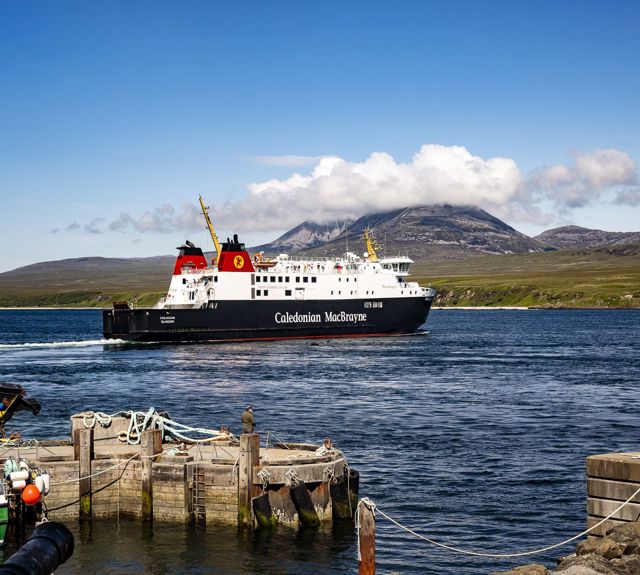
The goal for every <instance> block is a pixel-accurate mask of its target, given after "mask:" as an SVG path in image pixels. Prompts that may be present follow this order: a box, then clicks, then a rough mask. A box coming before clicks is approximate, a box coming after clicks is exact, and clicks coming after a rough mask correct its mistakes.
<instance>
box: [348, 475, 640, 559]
mask: <svg viewBox="0 0 640 575" xmlns="http://www.w3.org/2000/svg"><path fill="white" fill-rule="evenodd" d="M638 494H640V487H638V489H636V491H635V492H634V493H633V495H631V497H629V499H627V500H626V501H625V502H624V503H622V504H621V505H620V506H619V507H618V508H617V509H615V510H614V511H612V512H611V513H609V515H607V516H606V517H605V518H604V519H601V520H600V521H598V523H596V524H595V525H592V526H591V527H589V529H585V530H584V531H582V532H581V533H578V535H575V536H573V537H570V538H569V539H565V540H564V541H561V542H560V543H556V544H554V545H549V546H547V547H542V548H541V549H534V550H533V551H521V552H518V553H484V552H480V551H469V550H467V549H460V548H459V547H453V546H451V545H445V544H444V543H438V542H437V541H434V540H433V539H429V538H428V537H425V536H424V535H420V534H419V533H416V532H415V531H414V530H413V529H410V528H409V527H405V526H404V525H402V524H401V523H399V522H398V521H396V520H395V519H393V518H391V517H389V516H388V515H387V514H386V513H384V512H383V511H381V510H380V509H379V508H376V507H375V504H374V507H373V509H374V510H375V509H377V511H378V513H380V515H382V517H384V518H385V519H388V520H389V521H391V523H393V524H395V525H397V526H398V527H400V529H404V530H405V531H406V532H407V533H411V534H412V535H414V536H416V537H418V538H419V539H422V540H424V541H426V542H427V543H431V544H432V545H436V546H437V547H441V548H443V549H447V550H449V551H454V552H455V553H462V554H464V555H473V556H476V557H493V558H499V559H507V558H509V557H526V556H527V555H537V554H539V553H544V552H545V551H551V550H552V549H556V548H557V547H562V546H563V545H566V544H567V543H571V542H572V541H575V540H576V539H580V537H584V536H585V535H587V534H589V533H591V532H592V531H593V530H594V529H596V528H597V527H600V525H602V524H603V523H604V522H605V521H608V520H609V519H611V518H612V517H613V516H614V515H615V514H616V513H618V511H620V510H621V509H622V508H623V507H624V506H625V505H627V504H628V503H630V502H631V500H632V499H633V498H634V497H636V496H637V495H638ZM365 499H367V498H364V499H361V500H360V502H363V503H364V504H365V505H367V506H369V504H371V503H372V502H370V501H368V500H367V502H365ZM360 502H358V506H360ZM359 553H360V550H359V549H358V554H359ZM358 557H359V555H358Z"/></svg>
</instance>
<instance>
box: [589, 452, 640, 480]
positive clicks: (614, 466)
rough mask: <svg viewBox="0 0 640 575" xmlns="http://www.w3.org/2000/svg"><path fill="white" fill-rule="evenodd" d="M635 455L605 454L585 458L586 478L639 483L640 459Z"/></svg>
mask: <svg viewBox="0 0 640 575" xmlns="http://www.w3.org/2000/svg"><path fill="white" fill-rule="evenodd" d="M637 457H638V456H636V454H624V453H607V454H604V455H591V456H589V457H587V476H589V477H594V478H600V479H614V480H618V481H637V482H640V458H637Z"/></svg>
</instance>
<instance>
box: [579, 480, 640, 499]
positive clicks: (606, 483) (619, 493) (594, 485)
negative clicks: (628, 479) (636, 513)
mask: <svg viewBox="0 0 640 575" xmlns="http://www.w3.org/2000/svg"><path fill="white" fill-rule="evenodd" d="M639 489H640V483H625V482H622V481H615V480H613V479H595V478H593V477H589V478H587V495H589V496H590V497H596V498H599V499H615V500H617V501H620V502H622V501H626V500H627V499H629V497H631V496H632V495H633V494H634V493H635V492H636V491H638V490H639ZM631 502H632V503H640V494H638V495H636V496H635V497H634V498H633V499H632V500H631Z"/></svg>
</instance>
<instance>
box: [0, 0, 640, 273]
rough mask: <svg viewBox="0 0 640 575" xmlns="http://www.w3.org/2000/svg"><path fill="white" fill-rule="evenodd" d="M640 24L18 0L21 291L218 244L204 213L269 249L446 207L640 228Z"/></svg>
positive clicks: (533, 225) (8, 260)
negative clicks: (321, 225) (179, 248)
mask: <svg viewBox="0 0 640 575" xmlns="http://www.w3.org/2000/svg"><path fill="white" fill-rule="evenodd" d="M639 26H640V4H639V3H638V2H612V3H603V2H582V1H581V2H577V1H575V2H540V1H536V2H482V3H480V2H448V3H442V2H426V1H425V2H396V3H390V2H384V3H383V2H380V3H377V2H371V1H369V2H326V1H325V2H321V3H320V2H317V3H311V2H234V3H222V2H219V3H217V2H195V1H192V2H159V1H154V2H143V1H139V2H118V1H112V2H80V1H77V2H68V1H56V2H31V1H28V0H20V1H17V0H15V1H14V0H5V1H4V2H2V3H0V64H1V69H2V74H0V200H1V204H0V213H1V224H2V228H1V229H2V239H3V245H4V246H5V249H4V255H3V256H2V258H1V259H0V271H5V270H8V269H12V268H15V267H18V266H20V265H25V264H28V263H33V262H37V261H43V260H52V259H62V258H66V257H81V256H93V255H100V256H123V257H125V256H126V257H131V256H147V255H158V254H165V253H171V252H172V249H173V247H174V246H175V245H178V243H179V242H181V241H183V240H184V239H185V238H186V237H189V238H190V239H192V240H193V241H196V242H199V243H202V244H203V245H207V241H208V240H207V234H206V232H205V231H204V229H203V227H202V222H201V221H200V219H199V217H198V215H197V210H196V209H195V205H196V202H197V197H198V194H202V195H203V196H204V197H205V198H206V200H207V203H208V204H210V205H211V206H212V207H213V208H214V214H215V216H216V218H215V219H216V222H214V223H218V226H219V227H220V228H221V230H220V235H226V234H229V233H232V232H233V231H235V230H236V229H237V230H239V231H240V232H241V233H242V237H243V238H244V239H245V240H246V241H247V242H248V243H252V242H256V243H257V242H260V241H263V240H269V239H273V238H275V237H276V236H277V235H279V233H280V232H282V231H284V230H286V229H288V228H289V227H291V224H292V222H294V221H296V223H299V222H297V220H298V219H299V218H302V219H305V214H306V213H307V212H308V213H309V214H310V215H311V216H313V217H315V218H316V219H319V220H322V219H325V220H330V219H338V218H339V217H340V214H342V213H344V214H345V215H354V214H356V213H357V212H358V211H360V212H361V213H365V212H366V211H368V210H375V209H383V208H385V207H389V206H396V205H398V204H401V203H402V202H403V201H405V200H406V201H408V202H413V203H420V202H429V201H434V202H436V201H442V199H443V198H450V199H451V201H452V202H454V203H456V202H458V203H476V204H477V205H480V206H481V207H484V208H485V209H487V210H488V211H490V212H491V213H494V214H495V215H498V216H499V217H502V218H503V219H505V221H507V222H508V223H510V224H511V225H513V226H514V227H516V228H517V229H519V230H521V231H524V232H525V233H530V234H535V233H538V232H540V231H542V230H543V229H546V228H550V227H555V226H557V225H562V224H566V223H575V224H579V225H583V226H586V227H595V228H601V229H609V230H614V231H631V230H634V231H635V230H638V229H640V224H639V223H638V222H640V218H638V215H639V212H640V208H639V207H638V205H639V204H638V202H639V201H640V192H639V191H638V190H639V188H638V169H637V164H636V163H637V162H639V161H640V142H639V134H640V106H639V105H638V94H640V90H639V88H640V73H639V72H640V67H639V58H640V35H639V34H638V33H637V30H638V28H639ZM495 159H497V160H496V161H494V160H495ZM295 173H298V174H300V175H299V177H298V176H293V175H294V174H295ZM434 174H436V175H438V177H436V175H434ZM292 176H293V177H292ZM302 219H300V221H302ZM18 241H19V242H20V244H21V247H20V249H15V248H11V246H15V245H16V243H17V242H18ZM209 243H210V241H209ZM207 247H208V246H207Z"/></svg>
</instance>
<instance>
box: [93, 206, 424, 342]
mask: <svg viewBox="0 0 640 575" xmlns="http://www.w3.org/2000/svg"><path fill="white" fill-rule="evenodd" d="M200 204H201V206H202V210H203V215H204V217H205V221H206V222H207V226H208V228H209V231H210V233H211V237H212V240H213V243H214V246H215V248H216V252H217V257H216V258H214V259H213V260H211V261H208V260H207V258H206V257H205V255H204V253H203V251H202V249H201V248H199V247H196V246H195V245H194V244H193V243H191V242H189V241H187V242H185V244H184V245H182V246H180V247H179V248H178V249H179V253H178V257H177V259H176V263H175V266H174V270H173V276H172V278H171V282H170V285H169V291H168V293H167V295H166V296H165V297H163V298H162V299H161V300H160V301H159V302H158V303H157V304H156V305H155V306H154V307H153V308H135V307H132V306H131V305H129V304H128V303H126V302H115V303H114V306H113V309H111V310H104V311H103V333H104V336H105V337H106V338H111V339H123V340H133V341H174V342H181V341H184V342H187V341H242V340H272V339H289V338H327V337H357V336H383V335H400V334H410V333H415V332H416V331H418V329H419V328H420V327H421V326H422V325H423V324H424V323H425V321H426V320H427V316H428V314H429V310H430V308H431V304H432V302H433V300H434V298H435V296H436V291H435V290H434V289H433V288H425V287H422V286H420V285H418V283H417V282H413V281H408V276H409V269H410V267H411V264H412V263H413V262H412V260H411V259H410V258H408V257H406V256H398V257H393V258H378V255H377V251H376V244H375V240H374V238H373V237H372V235H371V233H370V231H369V230H365V237H364V240H365V245H366V249H367V251H366V253H365V254H364V255H363V257H360V256H358V255H356V254H354V253H352V252H347V253H346V254H344V256H342V257H334V258H294V257H290V256H289V255H287V254H280V255H278V256H277V257H276V258H274V259H268V258H266V257H265V256H264V254H263V253H259V254H254V255H253V256H251V255H249V253H248V252H247V250H246V248H245V245H244V244H243V243H241V242H240V241H239V240H238V236H237V235H234V236H233V239H227V241H226V242H223V243H220V242H219V241H218V238H217V236H216V233H215V231H214V228H213V225H212V223H211V220H210V218H209V215H208V212H207V208H206V206H205V205H204V202H203V200H202V198H200Z"/></svg>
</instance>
